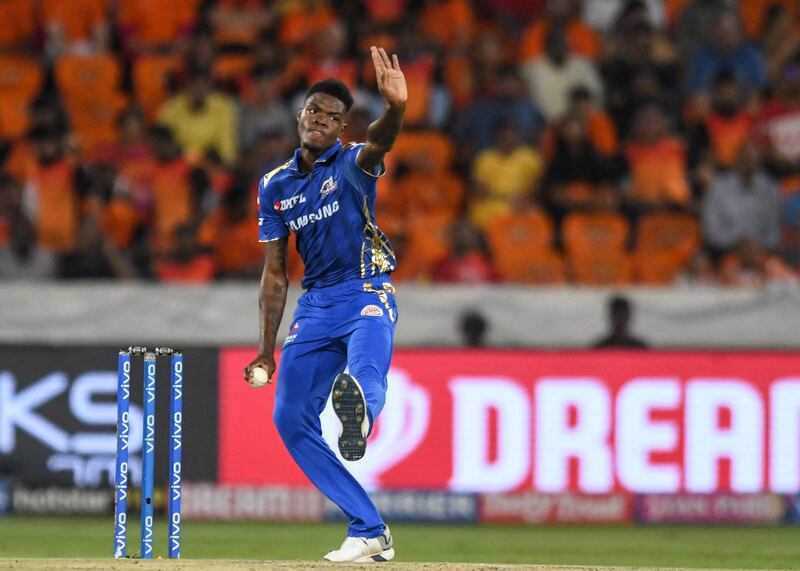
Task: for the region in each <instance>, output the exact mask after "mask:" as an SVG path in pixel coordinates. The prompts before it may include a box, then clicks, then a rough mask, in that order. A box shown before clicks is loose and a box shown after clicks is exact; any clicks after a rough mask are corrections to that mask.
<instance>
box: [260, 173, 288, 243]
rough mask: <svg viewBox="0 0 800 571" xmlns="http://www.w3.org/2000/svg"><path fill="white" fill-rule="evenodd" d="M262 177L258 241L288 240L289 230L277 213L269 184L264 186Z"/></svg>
mask: <svg viewBox="0 0 800 571" xmlns="http://www.w3.org/2000/svg"><path fill="white" fill-rule="evenodd" d="M265 178H266V177H262V179H261V182H260V183H258V241H259V242H271V241H273V240H277V239H279V238H286V237H287V236H288V235H289V228H287V227H286V224H284V222H283V220H281V217H280V216H279V215H278V213H277V212H276V211H275V207H274V206H273V200H272V199H271V193H270V192H269V190H270V189H269V182H267V183H266V184H264V179H265Z"/></svg>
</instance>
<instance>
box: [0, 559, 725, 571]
mask: <svg viewBox="0 0 800 571" xmlns="http://www.w3.org/2000/svg"><path fill="white" fill-rule="evenodd" d="M337 568H338V569H371V570H373V571H380V570H385V571H466V570H470V569H478V570H481V571H492V570H497V571H522V570H530V571H659V570H663V571H666V570H667V569H669V570H670V571H680V570H679V569H678V568H675V567H670V568H657V567H596V566H567V565H497V564H485V563H383V564H381V565H378V566H377V567H376V565H375V564H357V563H353V564H341V563H325V562H316V561H235V560H224V559H195V560H186V559H184V560H180V561H169V560H166V561H165V560H157V559H156V560H152V561H143V560H141V559H130V560H123V561H114V560H110V559H0V569H14V570H15V571H101V570H102V571H161V570H165V571H212V570H213V571H272V570H279V571H288V570H290V569H325V570H329V571H330V570H332V569H337ZM704 571H709V570H704ZM728 571H730V570H728Z"/></svg>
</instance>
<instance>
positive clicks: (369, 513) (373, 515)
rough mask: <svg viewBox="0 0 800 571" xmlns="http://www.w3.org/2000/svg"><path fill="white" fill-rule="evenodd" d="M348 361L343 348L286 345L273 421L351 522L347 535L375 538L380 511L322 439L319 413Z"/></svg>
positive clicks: (323, 344) (306, 343) (308, 472)
mask: <svg viewBox="0 0 800 571" xmlns="http://www.w3.org/2000/svg"><path fill="white" fill-rule="evenodd" d="M309 325H310V324H309V323H308V321H306V322H304V323H303V324H302V325H301V331H303V328H305V331H308V329H309ZM305 331H303V332H305ZM345 362H346V356H345V346H344V345H343V344H341V345H337V343H336V342H331V341H324V342H314V341H303V340H300V339H297V340H295V341H293V342H292V343H290V344H288V345H286V346H285V347H284V349H283V353H282V354H281V361H280V369H279V372H278V385H277V388H276V394H275V410H274V413H273V419H274V421H275V425H276V427H277V428H278V432H279V433H280V435H281V438H282V439H283V441H284V443H285V445H286V448H287V449H288V450H289V453H290V454H291V455H292V458H294V460H295V462H297V465H298V466H299V467H300V469H301V470H303V472H304V473H305V474H306V476H307V477H308V479H309V480H311V482H312V483H313V484H314V485H315V486H316V487H317V488H318V489H319V490H320V491H321V492H322V493H323V494H325V496H327V497H328V498H329V499H330V500H331V501H333V502H334V503H335V504H336V505H337V506H339V507H340V508H341V509H342V511H343V512H344V513H345V514H346V515H347V516H348V518H349V519H350V527H349V532H348V535H351V536H358V537H368V538H369V537H376V536H379V535H381V534H382V533H383V530H384V525H383V520H382V519H381V517H380V514H379V513H378V510H377V509H376V508H375V506H374V504H373V503H372V500H370V498H369V496H368V495H367V492H366V491H365V490H364V488H362V487H361V485H360V484H359V483H358V481H357V480H356V479H355V478H354V477H353V475H352V474H350V472H348V471H347V469H346V468H345V467H344V466H343V465H342V463H341V461H340V460H339V459H338V458H337V457H336V455H335V454H334V453H333V451H332V450H331V449H330V447H329V446H328V444H327V443H326V442H325V440H324V439H323V438H322V429H321V425H320V419H319V415H320V413H321V412H322V410H323V409H324V407H325V404H326V402H327V399H328V395H329V394H330V390H331V385H332V383H333V379H334V378H335V377H336V375H337V374H338V373H340V372H341V371H343V370H344V367H345Z"/></svg>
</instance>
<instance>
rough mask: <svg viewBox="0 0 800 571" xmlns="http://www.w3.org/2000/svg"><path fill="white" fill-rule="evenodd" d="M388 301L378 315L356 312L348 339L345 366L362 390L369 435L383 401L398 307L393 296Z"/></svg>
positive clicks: (369, 298)
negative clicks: (357, 315)
mask: <svg viewBox="0 0 800 571" xmlns="http://www.w3.org/2000/svg"><path fill="white" fill-rule="evenodd" d="M363 297H364V298H365V299H367V300H371V299H373V297H374V296H373V295H372V294H365V295H364V296H363ZM387 303H388V305H389V307H388V308H387V309H386V310H385V311H384V312H383V313H382V314H381V315H359V317H358V318H357V319H356V320H354V323H353V327H352V330H351V333H350V336H349V338H348V340H347V368H348V371H349V373H350V375H352V376H353V378H355V379H356V381H357V382H358V384H359V386H360V388H361V390H362V391H363V393H364V399H365V401H366V407H367V415H368V420H369V428H368V432H367V433H368V434H369V432H372V424H373V422H374V420H375V419H376V418H377V417H378V415H379V414H380V412H381V410H383V405H384V403H385V402H386V388H387V384H386V383H387V381H386V375H387V374H388V373H389V365H390V364H391V361H392V350H393V348H394V330H395V324H396V322H397V306H396V305H395V302H394V298H393V296H389V297H388V298H387ZM388 309H391V312H390V311H388Z"/></svg>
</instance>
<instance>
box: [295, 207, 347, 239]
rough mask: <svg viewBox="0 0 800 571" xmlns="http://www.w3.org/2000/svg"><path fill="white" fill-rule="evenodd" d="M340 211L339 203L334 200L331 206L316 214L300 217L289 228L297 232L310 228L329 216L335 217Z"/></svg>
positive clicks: (321, 209)
mask: <svg viewBox="0 0 800 571" xmlns="http://www.w3.org/2000/svg"><path fill="white" fill-rule="evenodd" d="M338 211H339V201H338V200H334V201H333V202H332V203H331V204H326V205H325V206H323V207H322V208H320V209H319V210H317V211H316V212H312V213H311V214H303V215H302V216H298V217H297V218H295V219H294V220H291V221H290V222H289V228H291V229H292V230H294V231H295V232H297V231H298V230H300V228H303V227H305V226H308V225H309V224H313V223H314V222H317V221H318V220H323V219H324V218H327V217H329V216H333V214H334V212H338Z"/></svg>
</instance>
